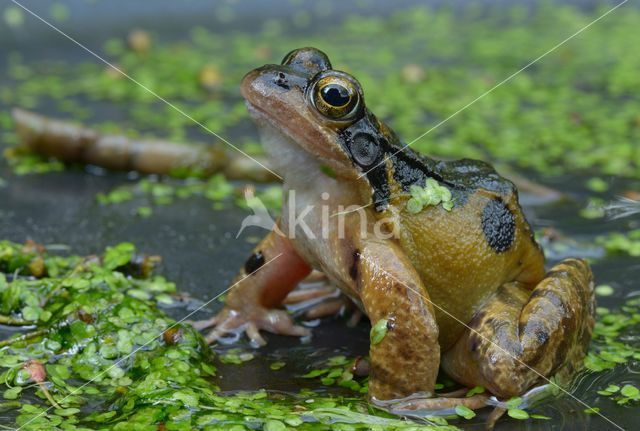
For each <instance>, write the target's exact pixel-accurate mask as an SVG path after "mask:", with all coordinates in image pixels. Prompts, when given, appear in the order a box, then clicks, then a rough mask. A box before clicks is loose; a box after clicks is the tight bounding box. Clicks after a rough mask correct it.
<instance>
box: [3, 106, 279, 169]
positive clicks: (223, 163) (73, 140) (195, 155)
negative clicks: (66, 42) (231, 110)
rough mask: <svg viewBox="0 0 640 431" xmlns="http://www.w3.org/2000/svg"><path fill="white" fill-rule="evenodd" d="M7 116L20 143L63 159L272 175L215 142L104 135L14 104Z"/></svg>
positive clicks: (121, 166) (112, 166)
mask: <svg viewBox="0 0 640 431" xmlns="http://www.w3.org/2000/svg"><path fill="white" fill-rule="evenodd" d="M12 115H13V119H14V121H15V123H16V129H17V133H18V137H19V139H20V142H21V144H22V145H23V146H24V147H26V148H27V149H29V150H30V151H32V152H34V153H37V154H41V155H44V156H48V157H54V158H56V159H59V160H61V161H63V162H69V163H81V164H90V165H95V166H100V167H103V168H106V169H111V170H117V171H138V172H141V173H144V174H161V175H172V174H175V173H176V172H185V171H186V172H194V173H198V174H199V175H204V176H212V175H214V174H216V173H219V172H221V173H224V174H225V175H226V176H227V177H228V178H231V179H248V180H252V181H260V182H266V181H273V180H274V178H273V175H272V174H271V173H270V172H268V171H267V170H266V169H264V168H263V167H262V166H260V165H258V164H257V163H255V162H254V161H252V160H249V159H246V157H245V156H243V155H242V154H240V153H237V152H231V151H226V149H224V148H222V147H220V146H216V145H203V144H180V143H175V142H170V141H164V140H159V139H158V140H151V139H132V138H129V137H126V136H124V135H106V134H101V133H99V132H98V131H96V130H94V129H91V128H88V127H84V126H81V125H77V124H74V123H72V122H68V121H63V120H57V119H52V118H48V117H45V116H42V115H39V114H35V113H33V112H29V111H25V110H23V109H19V108H15V109H13V111H12ZM261 163H262V161H261Z"/></svg>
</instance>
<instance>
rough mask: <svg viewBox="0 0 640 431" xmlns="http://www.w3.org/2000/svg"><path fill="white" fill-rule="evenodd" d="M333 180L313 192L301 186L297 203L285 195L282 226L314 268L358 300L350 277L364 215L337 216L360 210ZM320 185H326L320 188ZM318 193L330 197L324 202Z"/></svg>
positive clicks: (323, 181)
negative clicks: (356, 233)
mask: <svg viewBox="0 0 640 431" xmlns="http://www.w3.org/2000/svg"><path fill="white" fill-rule="evenodd" d="M325 178H326V177H325ZM329 180H330V181H329ZM329 180H326V179H324V178H318V179H317V181H314V182H313V187H312V188H311V189H309V190H305V189H304V188H303V187H301V186H298V187H297V188H296V189H295V199H290V200H287V198H286V196H287V195H289V196H291V194H290V193H285V201H286V202H285V203H284V205H283V213H282V219H281V224H282V228H283V231H284V232H285V234H286V235H288V237H289V239H290V240H291V242H292V244H293V246H294V248H295V249H296V251H297V253H298V254H299V255H300V256H301V257H302V258H303V259H304V260H305V261H306V262H307V263H308V264H309V265H310V266H311V267H313V268H314V269H317V270H319V271H322V272H324V273H325V274H326V275H327V277H328V278H329V280H330V281H331V282H332V284H334V285H335V286H336V287H338V288H340V289H341V290H342V291H343V292H345V293H346V294H348V295H349V296H351V297H352V298H355V296H356V295H355V283H354V281H353V280H352V279H351V277H350V276H349V268H350V267H351V265H352V263H353V250H354V245H353V242H352V239H353V234H354V229H357V230H359V229H360V224H359V223H360V215H359V214H357V213H354V214H346V215H343V216H341V217H338V216H333V215H335V214H336V213H338V212H344V211H345V208H347V207H350V206H358V205H354V202H357V197H356V196H355V195H354V193H353V192H352V191H350V190H344V189H343V188H341V187H340V186H339V185H337V183H336V182H335V180H331V179H329ZM318 182H321V183H322V184H321V185H320V186H319V185H318ZM287 189H288V188H287V187H285V190H287ZM318 190H323V193H327V194H328V198H327V199H323V195H322V193H320V192H319V191H318ZM326 196H327V195H325V197H326Z"/></svg>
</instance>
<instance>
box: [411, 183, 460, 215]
mask: <svg viewBox="0 0 640 431" xmlns="http://www.w3.org/2000/svg"><path fill="white" fill-rule="evenodd" d="M410 192H411V198H410V199H409V200H408V201H407V211H409V212H410V213H411V214H417V213H419V212H420V211H422V209H423V208H424V207H427V206H437V205H440V204H442V208H444V209H445V210H446V211H451V209H452V208H453V200H452V196H451V191H450V190H449V189H448V188H446V187H444V186H441V185H440V184H438V182H437V181H436V180H434V179H433V178H427V180H426V182H425V185H424V187H420V186H417V185H412V186H411V187H410Z"/></svg>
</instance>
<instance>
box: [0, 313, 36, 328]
mask: <svg viewBox="0 0 640 431" xmlns="http://www.w3.org/2000/svg"><path fill="white" fill-rule="evenodd" d="M0 325H7V326H30V325H33V322H32V321H30V320H24V319H16V318H15V317H10V316H5V315H4V314H0Z"/></svg>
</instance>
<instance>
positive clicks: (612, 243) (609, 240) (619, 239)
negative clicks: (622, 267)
mask: <svg viewBox="0 0 640 431" xmlns="http://www.w3.org/2000/svg"><path fill="white" fill-rule="evenodd" d="M596 244H598V245H601V246H602V247H604V249H605V250H606V252H607V253H609V254H628V255H629V256H640V229H634V230H630V231H628V232H626V233H622V232H612V233H609V234H607V235H603V236H599V237H597V238H596Z"/></svg>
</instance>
